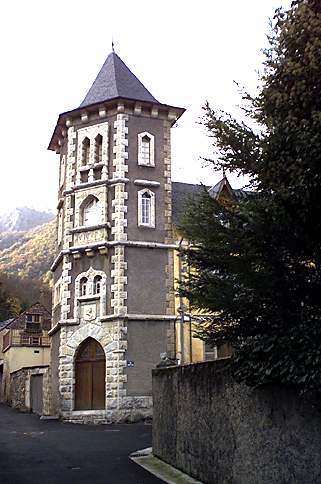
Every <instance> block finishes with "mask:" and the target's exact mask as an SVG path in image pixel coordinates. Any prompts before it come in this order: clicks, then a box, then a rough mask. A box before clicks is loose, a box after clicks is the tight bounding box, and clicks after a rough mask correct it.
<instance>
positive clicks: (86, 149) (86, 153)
mask: <svg viewBox="0 0 321 484" xmlns="http://www.w3.org/2000/svg"><path fill="white" fill-rule="evenodd" d="M89 160H90V140H89V138H85V139H84V140H83V142H82V165H83V166H85V165H89Z"/></svg>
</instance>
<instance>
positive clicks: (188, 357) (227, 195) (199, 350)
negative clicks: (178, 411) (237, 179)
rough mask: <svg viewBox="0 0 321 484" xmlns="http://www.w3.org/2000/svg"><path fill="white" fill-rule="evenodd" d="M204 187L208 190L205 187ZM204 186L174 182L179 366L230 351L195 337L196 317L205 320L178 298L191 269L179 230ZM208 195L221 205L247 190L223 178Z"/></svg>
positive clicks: (224, 355) (175, 275) (176, 312)
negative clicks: (192, 201)
mask: <svg viewBox="0 0 321 484" xmlns="http://www.w3.org/2000/svg"><path fill="white" fill-rule="evenodd" d="M204 188H205V187H204ZM202 189H203V187H202V186H200V185H191V184H188V183H176V182H174V183H173V224H174V237H175V241H176V244H177V246H178V247H179V249H178V250H176V251H175V256H174V281H175V288H176V290H175V314H177V317H176V324H175V346H176V351H175V353H176V358H177V360H178V363H179V364H188V363H195V362H199V361H207V360H213V359H217V358H224V357H227V356H230V354H231V350H230V348H228V347H227V346H226V345H223V346H222V347H220V348H216V347H214V348H212V347H211V346H210V345H209V344H208V343H205V342H204V341H202V340H201V339H199V338H197V337H195V329H196V326H197V318H199V320H201V319H202V313H201V312H195V311H194V312H193V313H192V311H191V309H190V307H189V302H188V300H186V299H183V298H182V297H180V296H179V295H178V291H177V288H178V284H179V281H180V280H181V279H182V277H183V276H184V274H186V272H188V270H189V268H188V267H186V265H184V262H183V260H182V256H181V253H180V249H181V248H183V247H184V246H185V247H186V245H188V240H186V239H184V237H183V235H182V233H181V232H180V230H179V225H180V223H181V221H182V218H183V215H184V212H185V210H186V206H187V204H188V203H189V201H190V200H191V199H193V198H195V197H197V196H199V195H200V193H201V192H202ZM206 189H207V190H208V192H209V194H210V195H211V196H212V197H213V198H214V199H215V200H218V201H219V202H220V203H222V204H225V203H228V202H231V201H237V200H238V199H239V198H244V197H245V196H246V193H245V192H244V190H241V189H238V190H234V189H233V188H232V187H231V185H230V183H229V181H228V179H227V177H226V176H225V175H224V176H223V178H222V180H220V181H219V182H218V183H217V184H216V185H214V186H213V187H206Z"/></svg>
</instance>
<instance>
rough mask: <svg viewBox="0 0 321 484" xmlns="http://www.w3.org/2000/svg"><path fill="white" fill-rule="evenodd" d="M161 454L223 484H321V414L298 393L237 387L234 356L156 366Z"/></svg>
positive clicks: (156, 446) (157, 450)
mask: <svg viewBox="0 0 321 484" xmlns="http://www.w3.org/2000/svg"><path fill="white" fill-rule="evenodd" d="M153 402H154V410H153V453H154V455H156V456H157V457H159V458H160V459H162V460H164V461H165V462H167V463H169V464H171V465H173V466H175V467H177V468H179V469H181V470H183V471H184V472H186V473H187V474H190V475H192V476H194V477H195V478H197V479H200V480H201V481H202V482H204V483H211V484H213V483H216V484H223V483H224V484H288V483H291V484H303V483H304V484H317V483H320V482H321V438H320V435H321V419H320V413H319V412H318V411H317V409H316V408H314V407H313V406H312V405H311V404H310V403H309V402H306V401H304V400H303V399H302V398H300V397H299V396H298V395H297V394H296V393H295V391H294V390H290V389H284V388H281V387H279V386H270V387H265V388H262V389H252V388H249V387H247V386H245V385H241V384H237V383H236V382H235V381H234V380H233V379H232V377H231V375H230V373H229V369H228V366H227V360H220V361H211V362H205V363H197V364H192V365H185V366H180V367H170V368H162V369H156V370H153Z"/></svg>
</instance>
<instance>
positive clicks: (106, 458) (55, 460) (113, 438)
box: [0, 404, 163, 484]
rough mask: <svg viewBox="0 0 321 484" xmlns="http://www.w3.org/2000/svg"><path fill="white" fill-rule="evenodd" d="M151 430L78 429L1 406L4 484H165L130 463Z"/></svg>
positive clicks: (134, 426)
mask: <svg viewBox="0 0 321 484" xmlns="http://www.w3.org/2000/svg"><path fill="white" fill-rule="evenodd" d="M150 446H151V425H146V424H120V425H74V424H64V423H61V422H58V421H52V420H51V421H48V420H39V418H38V417H37V416H36V415H32V414H23V413H20V412H18V411H17V410H14V409H12V408H10V407H7V406H5V405H1V404H0V484H85V483H86V484H160V483H162V482H163V481H161V480H160V479H157V478H156V477H154V476H152V475H151V474H149V473H148V472H147V471H145V470H144V469H142V468H141V467H139V466H138V465H137V464H135V463H134V462H132V461H131V460H130V459H129V458H128V454H130V453H131V452H133V451H135V450H138V449H143V448H145V447H150Z"/></svg>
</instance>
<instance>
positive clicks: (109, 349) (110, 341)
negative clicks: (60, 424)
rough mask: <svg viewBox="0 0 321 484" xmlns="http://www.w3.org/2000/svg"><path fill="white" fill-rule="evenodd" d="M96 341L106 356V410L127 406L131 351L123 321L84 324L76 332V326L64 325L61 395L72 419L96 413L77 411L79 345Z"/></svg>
mask: <svg viewBox="0 0 321 484" xmlns="http://www.w3.org/2000/svg"><path fill="white" fill-rule="evenodd" d="M89 337H90V338H94V339H95V340H97V341H98V342H99V343H100V344H101V346H102V347H103V348H104V351H105V357H106V376H105V385H106V410H105V411H101V412H103V413H106V412H108V411H110V412H113V411H114V410H117V409H120V408H122V407H124V406H126V401H124V399H125V398H126V390H125V389H124V384H125V383H126V381H127V377H126V375H125V374H124V368H125V367H126V360H125V351H126V348H127V342H126V340H125V337H126V327H125V326H124V323H123V322H122V321H117V322H114V323H110V324H108V325H106V324H105V325H104V326H102V325H101V324H99V323H98V322H97V321H96V320H95V321H93V322H86V323H84V324H81V325H80V327H78V328H77V330H76V331H75V328H74V327H68V326H64V327H61V331H60V349H59V391H60V396H61V409H62V415H63V417H64V419H65V420H70V419H72V418H73V415H77V414H78V415H84V414H86V413H87V414H90V415H91V414H93V413H94V412H93V411H88V412H79V411H78V412H75V411H74V402H75V373H74V372H75V366H74V361H75V356H76V352H77V350H78V348H79V345H80V344H81V343H82V342H83V341H84V340H85V339H87V338H89Z"/></svg>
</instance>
